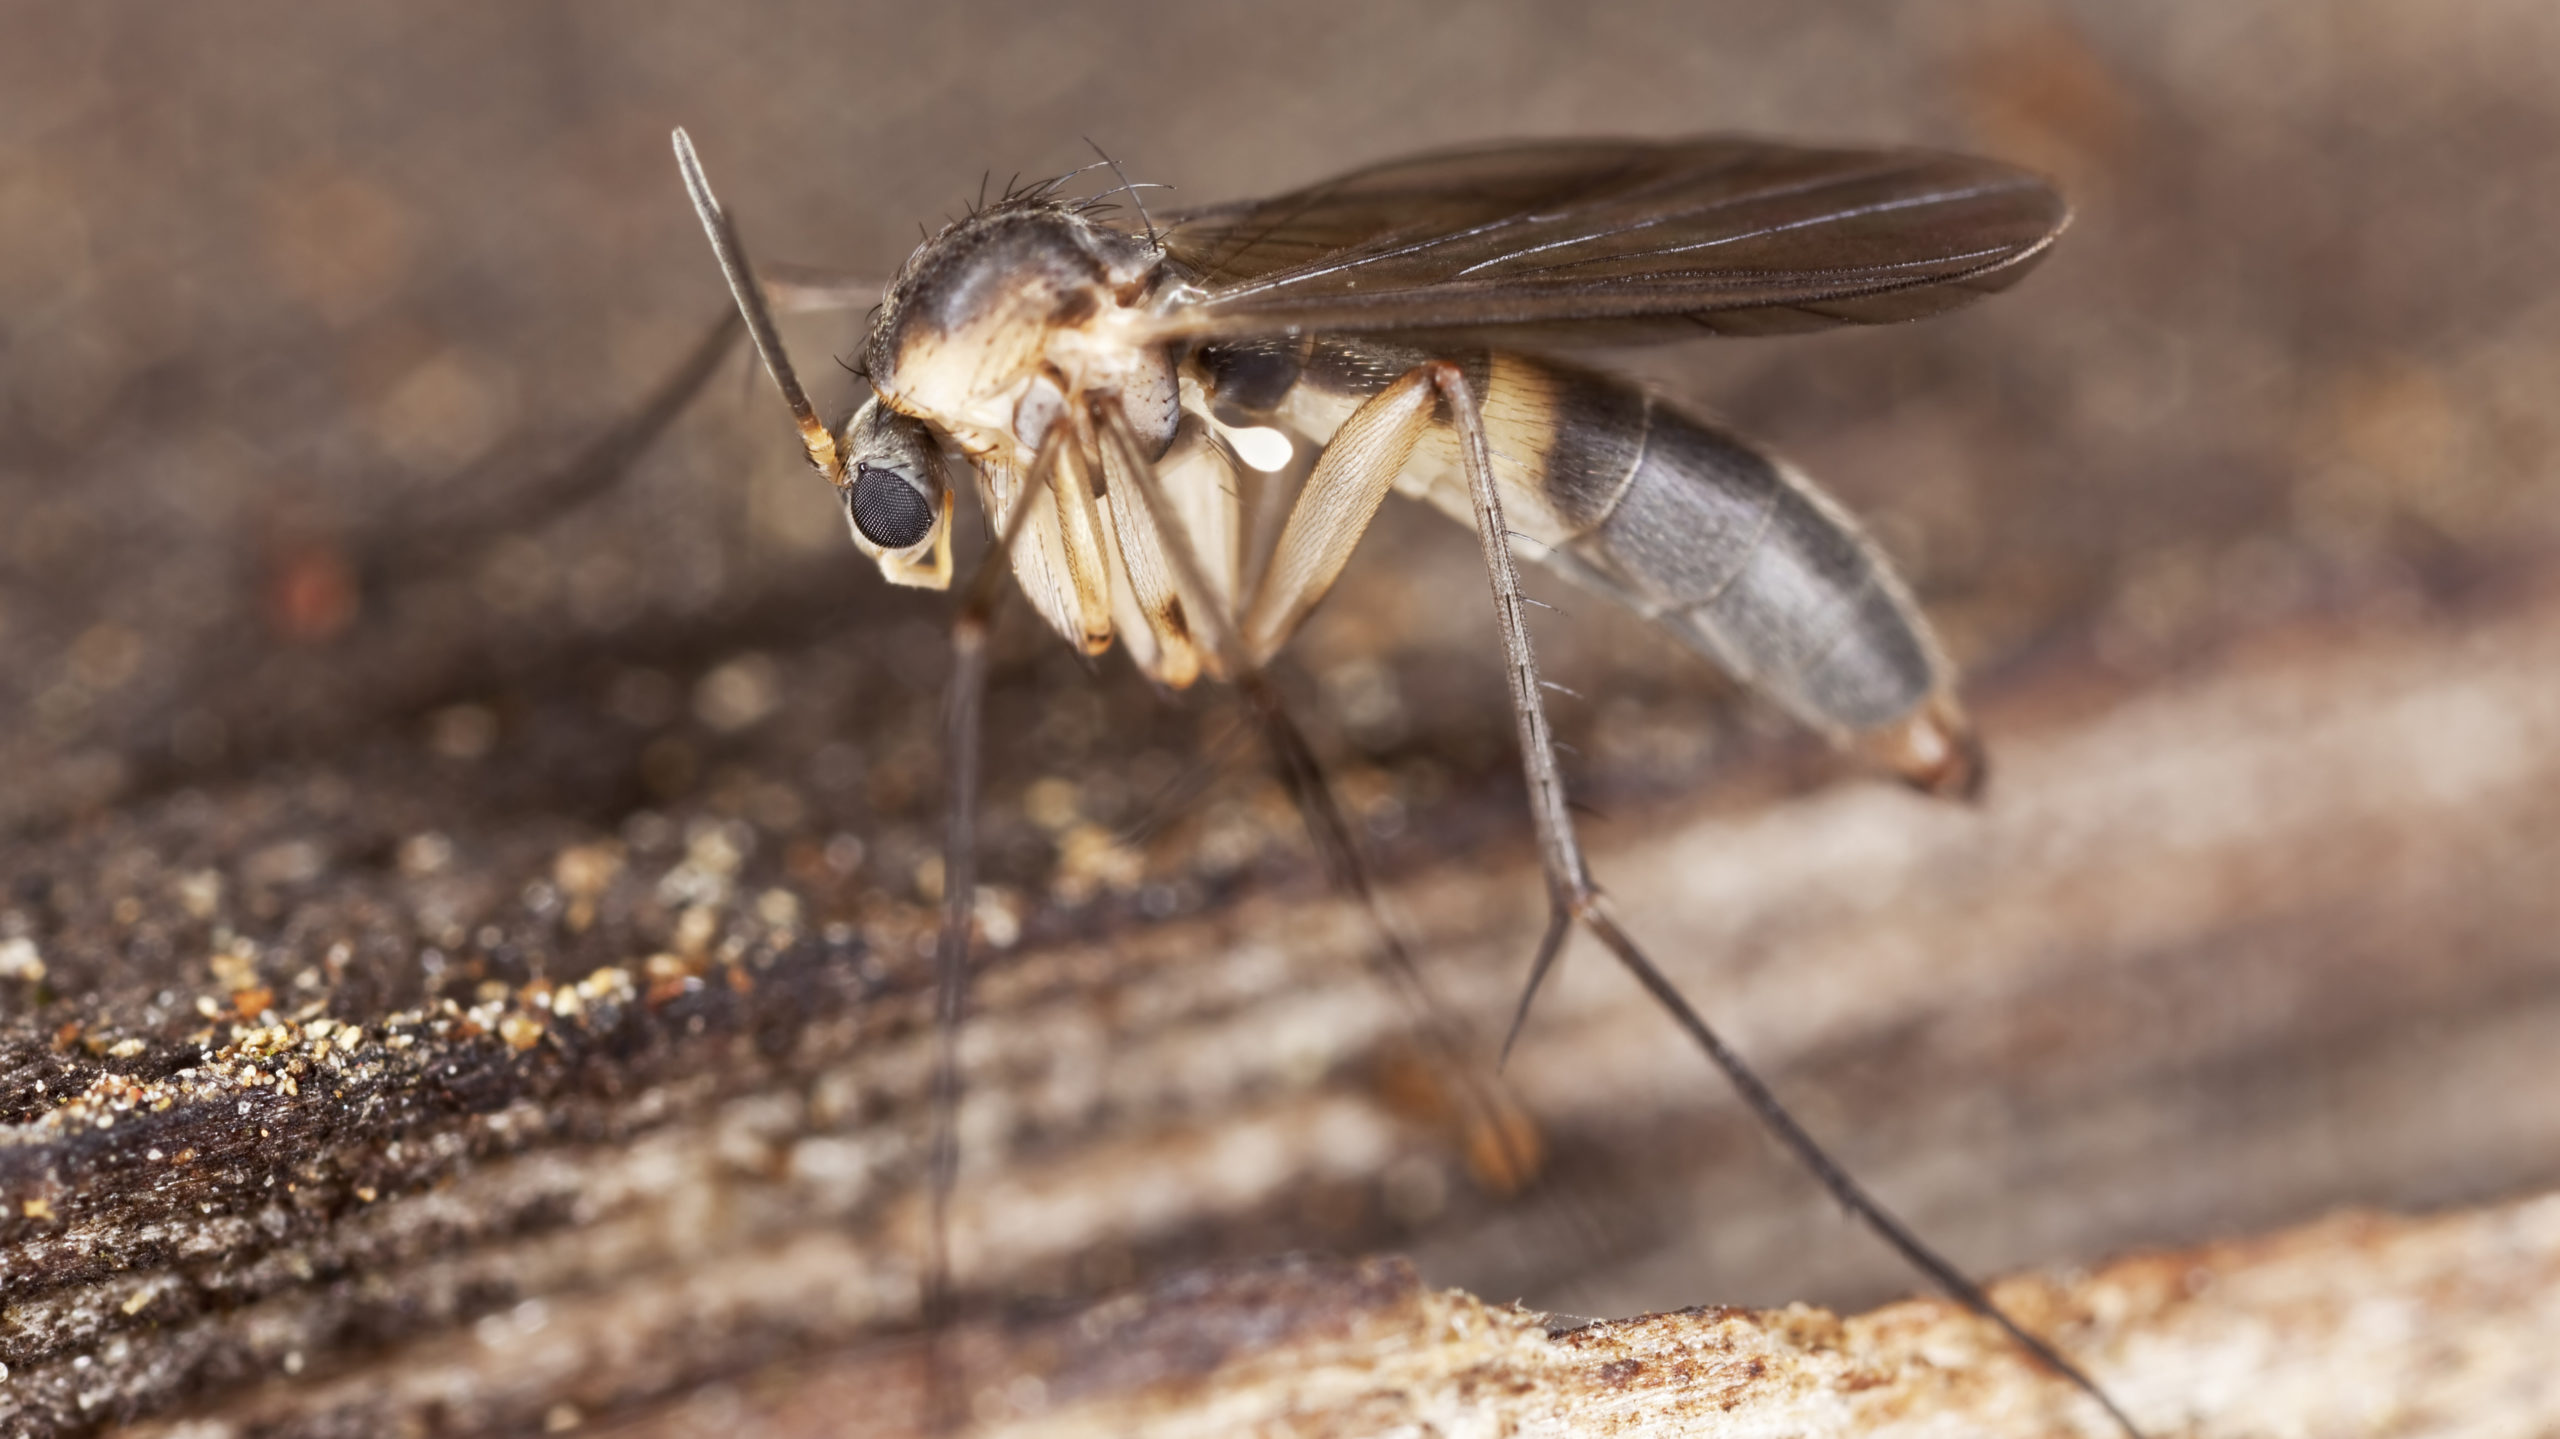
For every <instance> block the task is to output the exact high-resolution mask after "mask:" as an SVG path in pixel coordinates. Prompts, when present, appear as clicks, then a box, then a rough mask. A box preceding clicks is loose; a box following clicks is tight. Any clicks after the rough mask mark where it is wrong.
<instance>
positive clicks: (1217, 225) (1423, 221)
mask: <svg viewBox="0 0 2560 1439" xmlns="http://www.w3.org/2000/svg"><path fill="white" fill-rule="evenodd" d="M2069 219H2070V209H2069V207H2068V206H2066V205H2065V204H2063V202H2062V197H2061V196H2060V195H2058V194H2056V193H2055V192H2054V189H2053V187H2052V186H2051V185H2049V184H2047V183H2046V182H2045V181H2043V180H2042V179H2040V178H2038V177H2037V176H2034V175H2031V174H2029V173H2027V172H2026V171H2023V170H2018V169H2014V168H2012V167H2010V166H2007V165H2002V164H1999V163H1997V162H1995V161H1990V160H1978V159H1973V158H1970V157H1967V156H1962V155H1948V154H1939V153H1935V152H1930V151H1921V150H1833V149H1810V148H1805V147H1801V146H1795V145H1782V144H1777V143H1774V142H1771V141H1766V140H1754V139H1746V138H1734V137H1707V138H1701V139H1689V140H1669V141H1628V140H1596V141H1595V140H1563V141H1533V142H1528V143H1521V144H1510V145H1502V146H1496V147H1490V148H1483V149H1471V150H1459V151H1449V152H1444V153H1440V154H1433V155H1423V156H1417V157H1413V158H1409V159H1403V160H1393V161H1389V162H1387V163H1385V164H1380V165H1374V166H1371V167H1370V168H1368V169H1365V170H1356V171H1353V172H1352V173H1350V174H1348V175H1344V176H1341V177H1339V178H1337V179H1333V180H1328V181H1326V182H1324V183H1322V184H1319V185H1313V186H1310V187H1308V188H1306V189H1303V190H1298V191H1294V192H1292V193H1289V194H1286V195H1281V196H1277V197H1275V198H1272V199H1268V200H1257V201H1251V202H1246V203H1241V204H1234V205H1225V206H1218V207H1213V208H1209V209H1204V210H1199V211H1194V212H1191V213H1188V214H1183V215H1179V216H1176V217H1175V218H1174V221H1173V223H1172V226H1171V232H1170V234H1169V235H1168V236H1167V246H1168V249H1169V250H1170V252H1171V255H1172V258H1173V259H1174V261H1175V262H1176V263H1177V264H1178V265H1180V266H1182V267H1184V268H1186V269H1187V270H1188V271H1189V272H1190V273H1191V276H1192V277H1193V279H1194V281H1195V283H1196V285H1197V286H1198V288H1199V290H1200V292H1201V294H1200V298H1199V299H1198V300H1196V301H1195V302H1193V303H1190V304H1186V305H1183V306H1181V307H1179V308H1177V309H1175V310H1173V311H1171V312H1169V313H1167V314H1166V315H1165V316H1164V318H1163V321H1162V325H1161V331H1162V334H1163V335H1164V337H1166V338H1182V337H1190V338H1211V339H1215V338H1237V337H1242V336H1248V335H1263V334H1274V333H1297V332H1306V331H1328V332H1350V331H1378V330H1396V331H1423V332H1445V331H1464V332H1469V333H1472V334H1483V333H1486V332H1492V333H1495V334H1499V335H1503V336H1508V337H1512V338H1513V339H1515V340H1518V339H1527V340H1534V341H1537V342H1540V343H1545V344H1573V343H1585V344H1590V343H1608V344H1616V343H1628V342H1636V341H1652V340H1666V339H1677V338H1682V337H1687V336H1696V335H1700V334H1705V333H1714V334H1750V335H1759V334H1772V333H1785V332H1791V331H1798V330H1812V329H1822V328H1826V327H1828V326H1832V325H1842V324H1881V323H1887V322H1890V321H1896V320H1908V319H1917V318H1919V317H1920V316H1923V315H1931V314H1936V313H1937V312H1939V311H1941V310H1946V309H1951V308H1953V307H1955V306H1958V305H1962V304H1965V303H1967V302H1969V301H1971V300H1974V299H1976V298H1978V297H1980V296H1982V295H1985V294H1988V293H1990V292H1992V291H1995V290H1999V289H2002V288H2004V287H2006V286H2007V285H2009V284H2010V283H2012V282H2013V281H2015V280H2016V279H2017V278H2018V277H2019V276H2020V275H2021V274H2023V273H2025V271H2026V270H2027V268H2028V267H2029V264H2030V262H2032V261H2033V260H2034V259H2035V258H2036V257H2037V256H2038V255H2040V254H2042V253H2043V251H2044V249H2045V248H2046V246H2048V245H2050V244H2051V243H2052V242H2053V238H2054V236H2056V235H2058V234H2060V233H2061V231H2062V227H2063V226H2064V224H2065V223H2067V222H2068V221H2069Z"/></svg>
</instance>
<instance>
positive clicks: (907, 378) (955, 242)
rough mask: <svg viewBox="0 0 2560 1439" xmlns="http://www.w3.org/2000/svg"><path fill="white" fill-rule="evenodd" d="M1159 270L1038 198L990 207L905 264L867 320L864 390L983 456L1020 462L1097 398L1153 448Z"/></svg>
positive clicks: (1164, 388)
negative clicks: (1152, 336) (1151, 337)
mask: <svg viewBox="0 0 2560 1439" xmlns="http://www.w3.org/2000/svg"><path fill="white" fill-rule="evenodd" d="M1159 273H1160V265H1159V257H1158V255H1157V254H1156V253H1155V251H1154V250H1152V249H1151V248H1150V247H1149V246H1148V245H1147V244H1146V243H1145V242H1144V241H1141V240H1139V239H1138V238H1136V237H1134V236H1130V235H1126V234H1123V233H1121V232H1119V231H1117V230H1113V229H1110V228H1108V227H1105V226H1102V225H1098V224H1095V223H1094V222H1093V221H1091V220H1089V219H1086V218H1084V217H1083V216H1081V215H1078V214H1076V213H1074V212H1073V211H1072V210H1070V209H1066V208H1063V207H1060V206H1057V205H1055V204H1051V203H1048V202H1045V201H1011V202H1005V203H1000V204H998V205H996V206H994V207H991V208H989V209H986V210H983V211H980V212H978V213H976V214H972V215H970V216H968V217H967V218H965V219H962V220H959V221H956V222H954V223H953V224H951V225H950V226H948V227H946V228H945V229H944V230H943V232H942V233H941V234H939V235H937V236H935V237H934V238H933V239H932V240H930V241H928V242H926V243H925V244H924V245H923V246H921V247H920V248H918V249H917V251H916V252H915V254H914V255H913V256H912V257H910V258H909V259H908V261H907V264H906V268H905V269H904V271H902V272H901V273H900V275H899V276H898V278H897V280H896V281H895V282H894V283H893V284H892V285H891V286H890V288H889V293H888V295H887V297H886V299H885V301H884V302H883V304H882V306H881V309H880V313H879V316H878V318H877V319H876V320H875V321H874V322H873V324H872V329H871V336H870V340H869V343H868V346H867V348H866V352H865V359H866V363H867V366H868V368H869V370H870V373H871V382H872V385H873V386H874V388H876V389H877V390H878V392H879V394H880V397H881V399H882V401H883V402H884V403H886V404H888V405H889V406H890V407H892V408H893V409H896V410H898V411H900V412H902V413H905V414H909V415H913V416H915V417H916V418H918V419H921V420H925V421H927V422H929V423H931V424H932V425H934V426H935V427H937V428H938V429H940V430H941V431H942V432H943V433H945V434H947V435H949V436H950V437H951V439H952V441H953V442H954V443H955V444H957V445H958V446H959V447H960V449H961V450H962V451H963V452H965V453H967V454H968V455H969V456H970V457H971V458H972V459H973V460H978V461H981V462H992V463H995V464H998V465H1003V466H1010V467H1014V468H1020V467H1025V466H1028V465H1029V463H1030V462H1031V457H1032V453H1033V451H1034V450H1036V449H1037V447H1038V446H1039V443H1040V441H1041V439H1042V437H1043V436H1044V435H1045V434H1046V432H1047V429H1048V427H1049V425H1050V424H1052V423H1054V422H1055V421H1056V420H1057V419H1058V418H1059V417H1060V416H1062V415H1064V414H1066V413H1068V412H1069V407H1074V406H1082V405H1085V404H1088V403H1090V402H1092V401H1093V400H1095V399H1097V398H1101V397H1115V398H1116V400H1117V403H1118V404H1119V406H1120V408H1121V409H1122V410H1123V412H1125V413H1126V414H1127V415H1128V417H1129V421H1130V424H1131V425H1132V426H1133V427H1134V428H1135V429H1136V430H1137V432H1138V434H1139V436H1140V437H1141V439H1143V440H1144V441H1146V442H1147V444H1148V447H1149V448H1150V449H1151V450H1153V449H1160V448H1161V447H1162V446H1163V445H1164V444H1166V443H1167V442H1169V441H1170V440H1171V438H1172V436H1173V431H1174V426H1175V423H1176V421H1177V420H1178V418H1179V415H1178V396H1177V388H1176V381H1175V375H1174V366H1173V362H1172V360H1171V358H1170V357H1169V356H1168V355H1167V354H1166V353H1165V351H1164V349H1163V348H1162V347H1161V346H1159V345H1154V344H1149V343H1146V342H1144V341H1143V340H1141V339H1140V338H1139V332H1140V325H1141V322H1142V321H1143V319H1144V317H1145V316H1144V310H1143V306H1144V305H1145V303H1146V301H1147V299H1148V298H1149V295H1150V292H1151V291H1152V289H1153V287H1154V284H1155V282H1156V280H1157V278H1158V276H1159Z"/></svg>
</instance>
